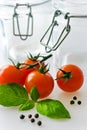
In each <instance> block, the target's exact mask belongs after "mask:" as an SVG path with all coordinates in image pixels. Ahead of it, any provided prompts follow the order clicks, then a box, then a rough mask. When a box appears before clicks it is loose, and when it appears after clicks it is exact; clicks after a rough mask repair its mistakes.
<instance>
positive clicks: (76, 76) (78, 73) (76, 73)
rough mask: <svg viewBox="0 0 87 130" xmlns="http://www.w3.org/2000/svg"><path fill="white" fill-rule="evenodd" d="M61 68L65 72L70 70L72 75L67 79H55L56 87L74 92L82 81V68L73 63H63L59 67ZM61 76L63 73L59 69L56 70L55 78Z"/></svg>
mask: <svg viewBox="0 0 87 130" xmlns="http://www.w3.org/2000/svg"><path fill="white" fill-rule="evenodd" d="M61 69H62V70H64V71H66V72H71V75H72V77H71V78H69V79H68V80H66V79H64V78H61V79H58V80H56V82H57V85H58V87H59V88H60V89H62V90H63V91H65V92H75V91H77V90H79V89H80V88H81V87H82V85H83V82H84V75H83V72H82V70H81V69H80V68H79V67H78V66H76V65H73V64H68V65H64V66H62V67H61ZM61 76H64V74H63V72H62V71H61V70H58V71H57V74H56V78H59V77H61Z"/></svg>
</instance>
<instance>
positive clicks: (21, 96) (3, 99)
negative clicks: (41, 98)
mask: <svg viewBox="0 0 87 130" xmlns="http://www.w3.org/2000/svg"><path fill="white" fill-rule="evenodd" d="M26 100H28V93H27V91H26V89H25V88H24V87H23V86H22V85H19V84H16V83H10V84H3V85H0V104H1V105H3V106H7V107H9V106H18V105H20V104H23V103H25V101H26Z"/></svg>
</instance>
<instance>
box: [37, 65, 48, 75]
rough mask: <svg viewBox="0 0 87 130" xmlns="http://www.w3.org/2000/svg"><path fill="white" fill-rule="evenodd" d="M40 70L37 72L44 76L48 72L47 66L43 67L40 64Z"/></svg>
mask: <svg viewBox="0 0 87 130" xmlns="http://www.w3.org/2000/svg"><path fill="white" fill-rule="evenodd" d="M40 66H41V67H40V68H39V69H38V71H39V72H40V73H42V74H46V73H47V72H48V71H49V68H47V66H48V64H47V65H44V64H40Z"/></svg>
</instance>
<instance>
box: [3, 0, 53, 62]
mask: <svg viewBox="0 0 87 130" xmlns="http://www.w3.org/2000/svg"><path fill="white" fill-rule="evenodd" d="M17 4H18V6H17ZM27 5H29V6H27ZM30 11H31V12H30ZM30 13H31V14H30ZM17 14H18V15H17ZM28 14H29V16H31V19H28V18H29V17H28ZM50 14H51V0H33V1H32V0H25V1H24V0H1V1H0V24H1V25H2V26H1V27H0V28H1V29H0V31H1V32H0V33H1V38H2V39H3V40H2V41H1V44H2V45H3V49H4V50H3V53H4V55H5V59H8V58H9V57H10V58H12V59H14V60H22V59H24V58H25V57H26V55H27V53H29V52H30V53H32V54H37V53H39V52H41V53H45V51H44V48H43V47H42V46H41V45H40V38H41V36H42V34H43V32H44V30H45V28H47V26H48V25H49V22H50V17H51V16H50ZM13 16H14V17H13ZM32 19H33V20H32ZM45 19H46V22H44V20H45ZM30 20H31V21H33V27H32V22H31V21H30ZM28 22H29V24H28ZM28 27H29V29H32V31H31V33H30V34H27V32H28V31H29V30H28V31H27V28H28ZM14 34H15V35H14ZM22 35H24V36H22ZM26 35H29V36H28V37H27V36H26Z"/></svg>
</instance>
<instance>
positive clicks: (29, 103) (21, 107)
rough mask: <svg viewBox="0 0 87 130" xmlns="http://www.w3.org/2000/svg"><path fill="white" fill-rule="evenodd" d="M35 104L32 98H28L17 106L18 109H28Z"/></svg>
mask: <svg viewBox="0 0 87 130" xmlns="http://www.w3.org/2000/svg"><path fill="white" fill-rule="evenodd" d="M34 106H35V103H34V101H33V100H28V101H26V102H25V103H24V104H22V105H21V106H20V108H19V110H20V111H22V110H30V109H32V108H33V107H34Z"/></svg>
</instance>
